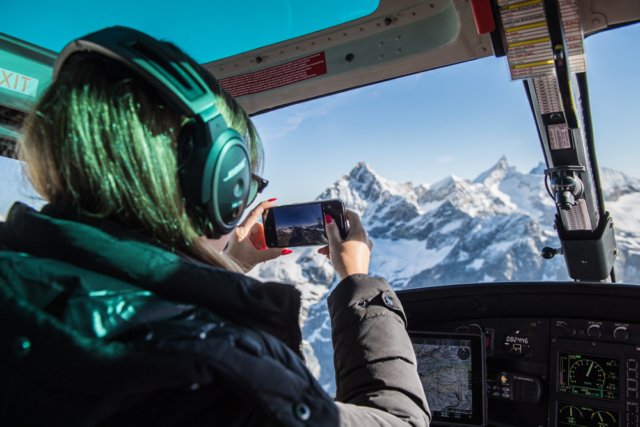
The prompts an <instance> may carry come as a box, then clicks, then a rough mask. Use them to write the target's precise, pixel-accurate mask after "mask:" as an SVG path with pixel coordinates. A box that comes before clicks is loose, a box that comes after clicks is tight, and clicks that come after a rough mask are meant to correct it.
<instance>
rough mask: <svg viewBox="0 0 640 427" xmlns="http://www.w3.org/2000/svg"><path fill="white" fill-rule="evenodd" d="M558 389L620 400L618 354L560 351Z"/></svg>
mask: <svg viewBox="0 0 640 427" xmlns="http://www.w3.org/2000/svg"><path fill="white" fill-rule="evenodd" d="M558 364H559V367H558V392H560V393H567V394H577V395H581V396H587V397H595V398H598V399H603V400H619V398H620V397H619V394H620V393H619V389H618V383H619V381H618V371H619V367H618V358H616V357H603V356H591V355H586V354H573V353H563V352H560V353H559V358H558Z"/></svg>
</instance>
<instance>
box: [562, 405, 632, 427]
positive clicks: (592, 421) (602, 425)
mask: <svg viewBox="0 0 640 427" xmlns="http://www.w3.org/2000/svg"><path fill="white" fill-rule="evenodd" d="M557 416H558V427H560V426H574V427H575V426H582V427H617V426H619V425H620V413H619V412H618V411H613V410H611V409H601V408H594V407H592V406H584V405H579V404H575V403H562V402H558V415H557Z"/></svg>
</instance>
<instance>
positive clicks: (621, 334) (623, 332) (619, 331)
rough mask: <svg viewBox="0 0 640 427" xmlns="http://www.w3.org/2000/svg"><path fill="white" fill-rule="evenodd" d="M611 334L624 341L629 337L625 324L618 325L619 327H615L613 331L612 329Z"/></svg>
mask: <svg viewBox="0 0 640 427" xmlns="http://www.w3.org/2000/svg"><path fill="white" fill-rule="evenodd" d="M613 336H614V337H616V339H619V340H620V341H624V340H626V339H627V338H629V332H627V328H626V326H620V327H619V328H616V330H615V331H613Z"/></svg>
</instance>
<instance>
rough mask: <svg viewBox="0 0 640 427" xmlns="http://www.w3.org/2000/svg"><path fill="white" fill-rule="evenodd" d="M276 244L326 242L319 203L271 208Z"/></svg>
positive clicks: (319, 243) (284, 245)
mask: <svg viewBox="0 0 640 427" xmlns="http://www.w3.org/2000/svg"><path fill="white" fill-rule="evenodd" d="M273 219H274V222H275V227H276V235H277V238H278V246H279V247H286V246H299V245H324V244H328V243H329V240H327V237H326V235H325V234H324V220H323V218H322V207H321V206H320V203H312V204H305V205H298V206H287V207H284V208H280V209H273Z"/></svg>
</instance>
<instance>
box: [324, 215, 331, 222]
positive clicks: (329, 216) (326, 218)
mask: <svg viewBox="0 0 640 427" xmlns="http://www.w3.org/2000/svg"><path fill="white" fill-rule="evenodd" d="M324 222H326V223H327V224H331V223H332V222H333V218H331V215H329V214H325V216H324Z"/></svg>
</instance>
